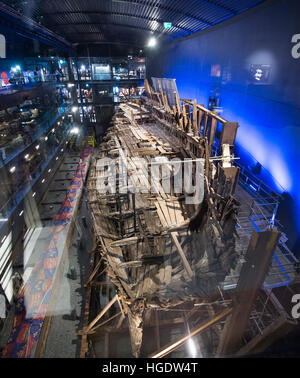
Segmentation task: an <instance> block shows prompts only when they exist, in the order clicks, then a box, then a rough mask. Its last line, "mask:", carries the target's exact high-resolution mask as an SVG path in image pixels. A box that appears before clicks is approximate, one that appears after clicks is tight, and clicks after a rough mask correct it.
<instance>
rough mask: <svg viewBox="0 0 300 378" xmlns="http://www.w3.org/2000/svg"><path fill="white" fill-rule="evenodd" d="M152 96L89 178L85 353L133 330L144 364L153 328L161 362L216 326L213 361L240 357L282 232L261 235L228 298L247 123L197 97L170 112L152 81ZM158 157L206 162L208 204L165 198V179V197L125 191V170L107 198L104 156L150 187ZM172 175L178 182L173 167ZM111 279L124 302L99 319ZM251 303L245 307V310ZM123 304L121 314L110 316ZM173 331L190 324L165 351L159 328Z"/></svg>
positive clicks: (122, 112) (104, 149) (128, 112)
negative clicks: (239, 150)
mask: <svg viewBox="0 0 300 378" xmlns="http://www.w3.org/2000/svg"><path fill="white" fill-rule="evenodd" d="M145 90H146V96H145V98H144V99H142V100H141V101H140V102H139V103H138V104H137V103H134V102H131V101H128V102H125V103H123V104H121V105H120V109H119V111H118V112H117V113H116V114H115V115H114V117H113V120H112V125H111V127H110V128H109V129H108V131H107V133H106V136H105V138H104V141H103V143H102V144H101V146H100V149H99V151H98V152H97V155H96V157H95V159H94V163H93V165H92V167H91V170H90V174H89V179H88V186H87V188H88V200H89V206H90V210H91V215H92V219H93V223H94V229H95V235H96V241H95V249H94V251H93V253H92V255H91V272H90V278H89V280H88V282H87V283H86V287H87V293H88V295H87V305H86V317H85V321H84V327H83V329H82V330H81V331H80V335H81V336H82V349H81V356H82V357H84V356H85V355H86V353H87V350H88V339H89V336H90V335H93V334H95V333H96V332H98V331H99V330H101V329H102V330H104V331H105V332H115V331H118V330H119V331H120V330H122V329H123V328H124V329H125V328H126V327H127V329H129V333H130V338H131V347H132V354H133V356H135V357H138V356H140V354H141V349H142V345H143V343H145V342H146V340H143V330H144V329H145V328H147V329H149V328H150V329H153V330H154V335H155V336H154V337H153V340H154V341H153V343H152V344H153V349H152V351H151V353H149V355H151V356H152V357H163V356H165V355H167V354H169V353H170V352H172V351H174V350H175V349H177V348H179V347H180V346H181V345H182V344H183V343H184V342H185V341H187V340H188V339H189V337H191V336H192V335H194V334H197V333H199V332H203V331H204V330H206V329H208V328H209V327H214V334H212V335H211V338H210V340H209V343H210V344H211V345H210V350H211V351H212V353H213V354H219V355H223V354H226V353H233V352H236V351H237V350H238V349H239V348H240V347H241V345H240V342H241V339H242V337H243V333H244V331H245V328H246V325H247V321H248V318H249V316H250V312H251V306H252V305H253V303H254V301H255V299H256V297H257V295H258V294H259V289H260V286H261V284H262V282H263V279H264V277H265V274H266V272H267V268H268V266H269V264H270V259H271V256H272V252H273V250H274V248H275V246H276V243H277V241H278V238H279V235H280V234H279V232H278V231H277V230H276V229H271V230H269V231H267V232H265V233H254V234H253V236H252V239H251V240H250V244H249V247H248V252H247V255H246V257H247V256H250V257H251V259H252V260H251V259H250V258H249V259H248V260H249V261H250V260H251V264H250V262H249V263H246V264H245V266H243V275H242V276H241V277H240V278H241V279H240V281H239V284H238V290H236V292H235V293H233V295H230V296H228V295H225V294H224V293H222V291H221V290H220V288H219V283H220V282H222V281H223V280H224V278H225V277H226V275H227V274H228V273H229V272H230V270H231V269H234V267H235V264H236V262H237V259H238V258H239V255H240V253H241V246H240V241H239V239H238V236H237V233H236V214H237V212H238V207H239V203H238V201H237V200H236V198H235V197H234V191H235V188H236V185H237V181H238V176H239V168H238V167H236V166H234V164H233V161H234V159H235V157H234V155H233V147H234V143H235V139H236V134H237V130H238V124H237V123H232V122H228V121H227V120H225V119H223V118H222V117H220V116H219V115H218V114H217V113H215V112H213V111H210V110H208V109H206V108H205V107H204V106H203V105H199V104H197V103H196V100H195V101H189V100H184V99H181V100H180V99H179V96H178V94H177V93H175V97H176V105H175V106H173V108H172V109H171V108H170V106H169V104H168V100H167V96H166V94H165V93H164V92H163V91H162V89H161V86H160V92H159V93H157V92H155V91H154V90H153V88H152V87H151V86H150V85H149V83H148V81H147V80H145ZM218 124H219V125H220V127H221V133H220V135H219V140H220V143H219V146H218V156H217V157H216V156H215V155H214V156H212V150H213V147H214V142H215V136H216V132H217V125H218ZM157 156H160V157H166V158H170V157H171V158H173V157H176V158H179V159H180V160H183V159H185V158H190V159H193V160H195V159H204V162H205V170H204V199H203V201H202V203H201V204H200V205H193V204H191V205H188V204H186V201H185V197H186V195H187V194H186V193H182V194H181V195H178V194H175V193H172V192H171V193H169V194H168V193H165V191H164V189H163V185H162V183H161V182H156V184H155V186H156V187H155V191H156V193H135V194H133V193H131V192H129V193H125V194H123V192H122V190H121V189H122V188H123V187H122V185H123V184H124V183H123V180H122V172H120V171H117V174H118V176H117V177H118V179H117V181H116V193H114V194H110V193H106V194H104V193H102V194H101V193H99V190H98V188H99V182H102V185H103V183H104V184H107V182H106V181H105V179H104V180H103V179H102V181H101V175H102V176H103V177H106V180H109V177H107V172H106V170H105V168H104V167H102V168H101V167H100V168H99V164H98V162H99V160H100V159H103V158H107V157H109V158H110V159H112V160H113V161H114V160H115V162H116V166H117V169H118V164H117V162H118V161H119V159H120V158H121V159H122V161H124V162H125V164H126V166H127V169H128V174H129V177H130V179H132V180H133V182H134V183H135V185H136V186H137V187H138V186H146V187H149V186H151V183H150V182H149V175H148V172H147V171H146V170H145V167H143V166H139V164H138V160H137V159H136V158H138V157H143V158H144V159H145V160H146V161H148V162H149V163H150V160H151V158H154V157H157ZM170 170H171V177H172V174H173V171H172V167H170ZM99 179H100V180H99ZM97 185H98V186H97ZM100 185H101V184H100ZM152 185H153V184H152ZM262 251H263V254H264V259H261V255H260V254H261V253H262ZM249 264H250V265H249ZM104 272H106V273H108V274H109V277H110V282H109V283H108V282H107V281H106V282H102V283H103V285H111V284H112V285H113V286H114V288H115V295H114V296H113V298H109V297H108V301H107V302H108V303H107V304H106V306H105V307H104V308H102V309H100V311H99V313H98V314H97V316H96V317H94V319H91V316H90V307H91V304H90V303H89V300H90V293H91V290H92V287H93V285H94V287H95V285H96V286H97V284H99V285H101V281H99V280H101V275H102V274H103V273H104ZM237 295H238V297H237ZM247 298H248V300H247ZM244 302H247V306H246V310H245V311H241V307H240V306H241V303H244ZM116 304H118V307H119V310H118V311H117V312H116V313H114V314H113V315H110V312H109V311H110V309H111V308H112V306H115V305H116ZM244 304H245V303H244ZM241 314H243V321H242V323H241V325H240V327H238V328H239V329H238V331H237V332H236V333H235V335H234V337H233V335H232V329H233V328H234V327H232V322H235V321H236V319H237V318H238V317H240V316H241ZM178 315H180V316H178ZM226 318H227V322H226V326H225V327H224V321H225V319H226ZM220 322H222V324H220ZM230 322H231V323H230ZM125 323H126V324H125ZM229 323H230V324H231V326H230V324H229ZM174 324H177V325H178V324H180V325H182V332H183V334H186V336H184V337H180V338H179V339H178V340H177V341H176V342H174V341H172V342H171V343H170V345H165V346H162V345H161V344H162V340H161V339H160V331H159V330H160V329H161V328H160V327H162V326H163V327H169V326H172V325H174ZM151 327H153V328H151ZM105 340H107V339H105ZM151 342H152V340H151ZM150 344H151V343H150ZM152 344H151V345H152ZM105 348H106V349H108V344H107V343H106V344H105ZM151 348H152V347H150V349H151ZM144 350H149V348H148V349H147V347H146V348H144ZM144 354H145V353H144ZM106 355H108V351H107V350H106Z"/></svg>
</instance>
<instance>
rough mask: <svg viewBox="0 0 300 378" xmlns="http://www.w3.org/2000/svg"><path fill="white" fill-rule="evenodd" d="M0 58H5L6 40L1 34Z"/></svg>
mask: <svg viewBox="0 0 300 378" xmlns="http://www.w3.org/2000/svg"><path fill="white" fill-rule="evenodd" d="M0 58H2V59H5V58H6V39H5V37H4V35H2V34H0Z"/></svg>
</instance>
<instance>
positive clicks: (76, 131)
mask: <svg viewBox="0 0 300 378" xmlns="http://www.w3.org/2000/svg"><path fill="white" fill-rule="evenodd" d="M71 134H79V129H78V127H73V129H72V130H71Z"/></svg>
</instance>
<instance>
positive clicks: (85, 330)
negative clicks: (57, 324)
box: [83, 295, 118, 333]
mask: <svg viewBox="0 0 300 378" xmlns="http://www.w3.org/2000/svg"><path fill="white" fill-rule="evenodd" d="M117 299H118V296H117V295H115V296H114V297H113V299H112V300H111V301H109V302H108V303H107V305H106V306H105V307H104V309H103V310H102V311H101V312H100V313H99V315H97V316H96V318H95V319H94V320H93V321H91V323H90V324H89V325H88V326H87V327H86V329H84V330H83V333H88V332H89V330H91V329H92V328H93V327H94V326H95V325H96V324H97V322H98V321H99V320H100V319H101V318H102V316H103V315H105V314H106V313H107V311H108V310H109V309H110V308H111V306H112V305H113V304H114V303H115V302H116V301H117Z"/></svg>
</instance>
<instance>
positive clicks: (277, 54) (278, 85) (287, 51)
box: [147, 0, 300, 239]
mask: <svg viewBox="0 0 300 378" xmlns="http://www.w3.org/2000/svg"><path fill="white" fill-rule="evenodd" d="M299 18H300V2H299V0H272V1H266V2H265V3H264V4H263V5H261V6H258V7H256V8H254V9H253V10H250V11H248V12H246V13H244V14H243V15H241V16H238V17H236V18H234V19H233V20H230V21H227V22H224V23H223V24H221V25H219V26H217V27H214V28H212V29H210V30H209V31H207V32H203V33H199V34H198V35H196V36H193V37H189V38H185V39H182V40H177V41H173V42H171V43H169V44H166V45H162V46H160V47H158V48H156V49H155V50H152V51H149V50H148V51H149V55H148V66H147V76H148V77H149V78H151V76H157V77H168V78H176V81H177V87H178V90H179V94H180V96H182V97H183V98H189V99H194V98H196V99H197V100H198V103H202V104H205V105H206V106H207V104H208V98H209V96H219V98H220V106H221V107H223V111H222V116H223V117H224V118H226V119H228V120H229V121H232V122H239V124H240V128H239V130H238V138H237V143H238V146H239V148H240V150H242V149H243V150H246V151H248V152H249V153H250V154H251V155H252V156H253V157H254V158H255V159H256V160H257V161H259V162H260V163H261V164H262V166H263V167H264V168H266V170H267V171H269V172H270V173H271V175H272V176H273V178H274V179H273V180H269V184H270V185H271V186H272V187H274V189H276V190H277V191H281V192H285V191H286V192H287V193H288V194H287V196H288V197H289V196H291V198H290V200H291V201H290V203H291V204H292V205H291V206H292V207H294V209H293V210H292V212H293V216H294V217H296V218H297V219H296V224H297V229H298V232H299V229H300V215H299V214H300V211H299V209H300V179H299V177H300V162H299V157H300V156H299V155H300V154H299V147H300V90H299V89H300V58H299V59H295V58H294V57H293V56H292V48H293V47H294V46H295V47H294V48H295V51H297V46H296V44H295V43H292V37H293V36H294V35H295V34H300V22H299ZM299 42H300V37H299ZM299 52H300V45H299ZM299 55H300V54H299ZM251 65H254V66H251ZM258 68H259V69H261V68H262V70H263V75H264V76H263V77H262V78H261V80H260V81H259V82H258V81H257V80H256V79H255V77H254V74H252V71H251V70H254V72H256V69H258ZM295 238H296V235H294V239H295Z"/></svg>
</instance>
